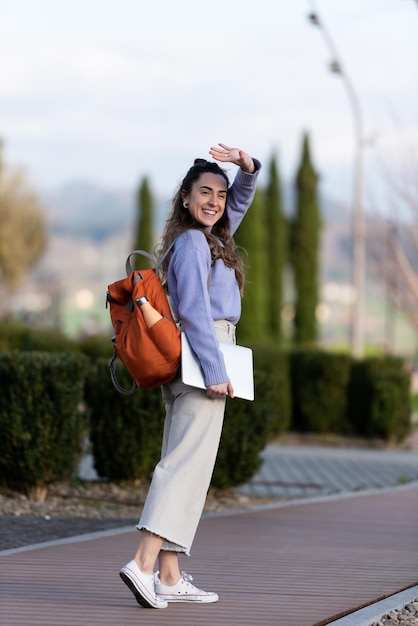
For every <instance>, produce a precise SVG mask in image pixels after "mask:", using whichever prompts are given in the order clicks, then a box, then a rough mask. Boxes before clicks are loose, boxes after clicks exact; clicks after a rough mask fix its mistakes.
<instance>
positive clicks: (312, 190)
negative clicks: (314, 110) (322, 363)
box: [291, 133, 321, 344]
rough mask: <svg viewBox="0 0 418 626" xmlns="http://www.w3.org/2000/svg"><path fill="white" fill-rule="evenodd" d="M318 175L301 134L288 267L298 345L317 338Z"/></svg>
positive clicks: (305, 136) (319, 223)
mask: <svg viewBox="0 0 418 626" xmlns="http://www.w3.org/2000/svg"><path fill="white" fill-rule="evenodd" d="M317 183H318V175H317V173H316V171H315V169H314V167H313V165H312V161H311V155H310V148H309V137H308V135H307V134H306V133H305V135H304V137H303V144H302V158H301V163H300V166H299V169H298V172H297V176H296V184H295V187H296V214H295V218H294V221H293V228H292V244H291V249H292V265H293V270H294V280H295V291H296V301H295V318H294V339H295V342H296V343H298V344H302V343H309V342H314V341H316V340H317V337H318V328H317V321H316V308H317V305H318V289H319V286H318V281H319V245H320V230H321V216H320V208H319V204H318V199H317Z"/></svg>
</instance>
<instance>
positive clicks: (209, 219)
mask: <svg viewBox="0 0 418 626" xmlns="http://www.w3.org/2000/svg"><path fill="white" fill-rule="evenodd" d="M227 191H228V187H227V184H226V182H225V179H224V178H223V176H221V175H219V174H212V173H210V172H205V173H203V174H201V176H199V178H198V180H197V181H196V182H194V183H193V185H192V188H191V190H190V192H189V193H186V192H183V193H182V199H183V202H184V203H185V204H186V205H188V207H187V208H188V210H189V212H190V215H191V216H192V217H194V219H195V220H196V221H197V222H199V224H202V225H203V226H213V225H214V224H216V222H217V221H218V220H220V218H221V217H222V215H223V214H224V211H225V206H226V196H227Z"/></svg>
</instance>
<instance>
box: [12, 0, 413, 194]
mask: <svg viewBox="0 0 418 626" xmlns="http://www.w3.org/2000/svg"><path fill="white" fill-rule="evenodd" d="M312 6H313V5H312V3H311V2H308V1H307V0H257V2H254V1H253V0H251V1H250V0H211V1H210V2H201V1H199V0H152V1H141V0H0V136H2V137H3V139H4V141H5V156H6V160H7V161H8V162H9V163H12V164H16V165H22V166H24V167H25V169H26V171H27V173H28V175H29V177H30V180H31V181H32V184H33V186H35V188H39V189H50V188H54V187H57V186H58V185H61V184H63V183H65V182H68V181H73V180H80V179H81V180H89V181H92V182H94V183H98V184H100V185H105V186H107V187H123V188H133V187H135V186H136V185H137V183H138V181H139V180H140V178H142V176H144V175H148V176H149V177H150V181H151V186H152V188H153V190H154V192H155V193H156V194H159V195H162V196H164V195H167V194H168V195H171V193H172V192H173V191H174V188H175V187H176V186H177V184H178V182H179V181H180V180H181V178H182V176H183V174H184V173H185V171H186V170H187V168H188V167H189V165H190V163H191V161H192V159H193V158H194V157H196V156H203V157H204V156H206V155H207V151H208V149H209V147H210V146H211V145H213V144H216V143H218V142H225V143H227V144H230V145H232V146H239V147H242V148H243V149H245V150H246V151H248V152H250V153H251V154H253V155H255V156H257V157H259V158H260V159H261V160H262V161H264V162H267V161H268V160H269V158H270V156H271V155H272V154H273V153H275V154H276V155H277V156H278V158H279V163H280V171H281V174H282V177H283V178H284V179H285V180H290V179H291V178H292V177H293V176H294V173H295V168H296V165H297V163H298V160H299V154H300V144H301V135H302V132H303V131H304V130H306V131H309V133H310V137H311V146H312V151H313V158H314V161H315V164H316V166H317V169H318V170H319V171H320V174H321V185H322V191H323V192H325V193H329V194H332V195H333V196H334V197H339V198H341V199H343V200H344V199H345V198H347V195H348V194H349V190H350V185H351V167H352V162H353V115H352V109H351V108H350V104H349V100H348V98H347V93H346V91H345V89H344V83H343V82H342V80H341V78H340V77H338V76H337V75H335V74H332V73H331V72H330V71H328V69H327V66H328V64H329V61H330V60H331V55H330V52H329V50H328V48H327V46H326V43H325V41H324V39H323V37H322V35H321V31H320V30H319V29H318V28H316V27H314V26H312V25H311V24H310V23H309V21H308V20H307V14H308V13H309V12H310V10H311V8H312ZM316 7H317V8H318V10H319V15H320V16H321V17H322V19H323V20H324V23H325V24H326V26H327V29H328V31H329V32H330V33H331V35H332V37H333V39H334V41H335V43H336V45H337V48H338V51H339V54H340V57H341V59H342V61H343V65H344V67H345V69H346V71H347V74H348V75H349V77H350V78H351V80H352V83H353V84H354V87H355V91H356V93H357V96H358V99H359V102H360V104H361V111H362V117H363V122H364V128H365V131H364V138H365V139H366V140H367V147H366V148H365V157H366V171H367V172H368V171H369V168H370V172H371V164H372V162H374V161H375V157H376V156H377V155H380V156H382V155H384V156H385V158H389V157H390V156H391V155H392V156H393V155H394V154H395V146H396V150H397V149H398V146H399V144H400V143H402V141H404V140H405V138H408V137H409V138H410V137H411V136H413V135H414V134H415V137H417V127H418V3H417V2H416V0H318V2H317V3H316ZM232 170H233V168H232ZM232 170H231V171H232ZM368 177H369V179H371V178H372V175H371V174H368Z"/></svg>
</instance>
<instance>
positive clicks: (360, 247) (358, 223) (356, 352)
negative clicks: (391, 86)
mask: <svg viewBox="0 0 418 626" xmlns="http://www.w3.org/2000/svg"><path fill="white" fill-rule="evenodd" d="M311 4H313V2H311ZM309 21H310V22H311V23H312V24H314V25H315V26H317V27H318V28H319V29H320V31H321V33H322V35H323V38H324V40H325V43H326V45H327V47H328V48H329V50H330V52H331V59H332V60H331V63H330V65H329V68H330V70H331V71H332V72H334V73H335V74H338V75H339V76H340V77H341V79H342V81H343V83H344V86H345V89H346V91H347V95H348V99H349V102H350V106H351V110H352V113H353V120H354V137H355V150H354V172H353V215H352V236H353V266H352V281H353V291H354V304H353V319H352V328H351V353H352V354H353V356H355V357H362V356H363V351H364V288H365V224H364V214H363V206H362V196H363V120H362V115H361V109H360V104H359V100H358V98H357V94H356V92H355V90H354V87H353V84H352V82H351V80H350V79H349V77H348V75H347V72H346V71H345V70H344V69H343V66H342V63H341V61H340V58H339V55H338V51H337V48H336V46H335V44H334V41H333V40H332V38H331V36H330V34H329V32H328V30H327V28H326V27H325V24H324V22H323V20H322V19H320V17H319V14H318V11H317V10H316V9H315V11H314V12H312V13H310V14H309Z"/></svg>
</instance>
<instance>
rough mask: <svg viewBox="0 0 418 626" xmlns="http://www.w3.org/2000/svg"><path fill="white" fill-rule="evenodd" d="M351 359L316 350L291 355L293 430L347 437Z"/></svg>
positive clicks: (342, 355)
mask: <svg viewBox="0 0 418 626" xmlns="http://www.w3.org/2000/svg"><path fill="white" fill-rule="evenodd" d="M351 362H352V360H351V358H350V357H349V356H348V355H345V354H332V353H327V352H321V351H316V350H307V351H297V352H294V353H292V354H291V356H290V364H291V381H292V397H293V419H292V428H293V429H294V430H297V431H306V432H315V433H327V432H336V433H343V432H346V431H347V430H348V424H347V420H346V408H347V388H348V381H349V376H350V367H351Z"/></svg>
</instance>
